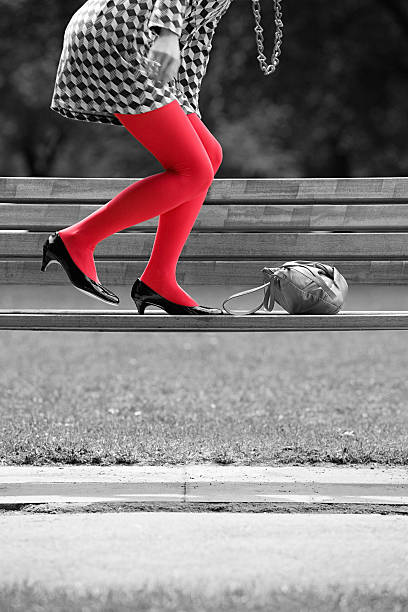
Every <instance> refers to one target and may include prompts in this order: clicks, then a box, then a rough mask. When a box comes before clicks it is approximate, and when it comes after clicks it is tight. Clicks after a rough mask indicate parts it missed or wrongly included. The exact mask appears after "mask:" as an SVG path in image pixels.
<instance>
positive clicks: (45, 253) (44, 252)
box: [41, 248, 54, 272]
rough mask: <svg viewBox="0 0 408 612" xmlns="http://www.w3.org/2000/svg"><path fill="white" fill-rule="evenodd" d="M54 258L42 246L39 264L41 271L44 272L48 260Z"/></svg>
mask: <svg viewBox="0 0 408 612" xmlns="http://www.w3.org/2000/svg"><path fill="white" fill-rule="evenodd" d="M53 259H54V258H53V257H52V255H50V253H49V251H48V250H47V249H46V248H44V250H43V258H42V264H41V272H45V270H46V269H47V266H48V264H49V263H50V261H52V260H53Z"/></svg>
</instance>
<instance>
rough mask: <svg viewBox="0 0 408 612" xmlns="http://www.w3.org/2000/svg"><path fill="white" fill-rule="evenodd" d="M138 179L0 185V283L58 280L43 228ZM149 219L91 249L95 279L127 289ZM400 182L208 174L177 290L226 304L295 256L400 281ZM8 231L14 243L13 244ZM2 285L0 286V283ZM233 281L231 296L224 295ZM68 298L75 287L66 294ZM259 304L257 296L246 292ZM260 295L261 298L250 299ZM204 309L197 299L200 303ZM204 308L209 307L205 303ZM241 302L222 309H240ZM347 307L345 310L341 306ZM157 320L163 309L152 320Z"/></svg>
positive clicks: (383, 317)
mask: <svg viewBox="0 0 408 612" xmlns="http://www.w3.org/2000/svg"><path fill="white" fill-rule="evenodd" d="M136 180H138V179H72V178H0V230H1V232H0V251H1V252H0V284H1V285H3V287H2V290H3V291H4V290H7V286H8V285H10V284H19V285H33V284H41V285H44V284H47V285H66V284H67V283H69V281H68V279H67V277H66V275H65V272H64V271H63V269H62V268H61V267H60V266H56V265H53V266H50V267H49V268H48V270H47V271H46V272H45V273H44V272H41V271H40V267H41V255H42V245H43V242H44V241H45V239H46V237H47V236H48V234H49V233H50V232H51V231H54V230H57V229H61V228H62V227H66V226H67V225H71V224H72V223H75V222H76V221H78V220H80V219H82V218H84V217H85V216H86V215H88V214H89V213H91V212H92V211H93V210H95V209H96V208H98V207H99V206H101V205H102V204H104V203H106V202H107V201H109V200H110V199H111V198H112V197H113V196H114V195H116V194H117V193H118V192H119V191H121V190H122V189H124V188H125V187H127V186H128V185H129V184H131V183H133V182H135V181H136ZM157 222H158V217H156V218H154V219H150V220H149V221H147V222H145V223H141V224H139V225H137V226H134V227H131V228H128V229H127V230H124V231H122V232H119V233H117V234H115V235H113V236H110V237H109V238H107V239H106V240H104V241H103V242H101V243H99V245H98V246H97V248H96V250H95V261H96V264H97V268H98V274H99V278H100V279H101V281H102V282H103V283H104V284H106V286H107V287H111V288H112V289H113V290H115V289H114V286H115V285H128V287H129V291H130V287H131V285H132V283H133V281H134V280H135V278H136V277H137V276H139V275H140V274H141V273H142V272H143V270H144V267H145V265H146V261H147V260H148V258H149V256H150V252H151V248H152V246H153V241H154V234H155V231H156V227H157ZM407 232H408V179H407V178H362V179H214V182H213V184H212V185H211V187H210V190H209V192H208V194H207V198H206V201H205V203H204V206H203V208H202V210H201V211H200V214H199V216H198V218H197V220H196V222H195V225H194V228H193V231H192V233H191V235H190V236H189V238H188V240H187V243H186V245H185V247H184V249H183V252H182V254H181V258H180V261H179V264H178V267H177V279H178V282H179V283H180V285H181V286H186V285H202V286H211V285H219V286H223V287H224V288H225V294H224V295H225V297H227V296H228V295H230V294H231V293H233V292H234V291H235V290H236V287H237V286H240V287H241V286H242V287H243V288H248V287H255V286H257V285H260V284H262V282H263V279H262V275H261V272H260V271H261V269H262V268H263V267H264V266H268V267H269V266H277V265H280V264H281V263H283V262H285V261H288V260H294V259H308V260H318V261H323V262H326V263H330V264H333V265H335V266H337V267H338V269H339V271H340V272H341V273H342V274H343V275H344V276H345V277H346V279H347V281H348V283H349V292H350V293H351V292H352V291H353V285H354V284H362V283H363V284H365V283H368V284H384V285H388V284H396V285H401V284H406V283H407V280H408V275H407V271H408V268H407V262H408V234H407ZM16 236H18V240H16ZM5 286H6V287H5ZM232 286H234V291H231V290H230V288H231V287H232ZM72 291H76V290H75V289H74V288H72ZM253 296H254V303H260V302H261V300H262V297H263V292H262V290H261V291H259V292H257V293H256V294H253ZM258 298H259V300H258ZM202 303H205V302H204V300H203V301H202ZM213 305H214V306H215V305H216V304H213ZM239 306H240V298H238V299H236V300H232V301H231V302H229V307H230V308H233V309H234V312H238V309H239ZM346 308H347V303H346ZM160 313H162V314H160ZM0 329H15V330H16V329H17V330H21V329H25V330H77V331H116V332H117V331H126V332H129V331H303V330H305V331H306V330H310V331H312V330H369V329H408V311H367V312H363V311H348V310H347V309H345V310H343V311H341V312H340V313H339V314H337V315H325V316H317V315H289V314H287V313H285V312H276V313H269V312H267V311H264V310H262V311H259V312H257V313H256V314H253V315H247V316H242V317H236V316H231V315H227V314H224V315H217V316H208V317H207V316H197V317H192V316H186V315H184V316H172V315H168V314H166V313H165V312H164V311H150V312H147V314H145V315H139V314H137V311H136V309H133V310H121V309H120V305H119V306H112V307H108V309H106V310H95V309H93V310H62V309H61V310H55V309H54V310H38V309H36V310H27V309H24V310H7V309H0Z"/></svg>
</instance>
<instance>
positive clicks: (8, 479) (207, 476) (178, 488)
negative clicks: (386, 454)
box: [0, 464, 408, 509]
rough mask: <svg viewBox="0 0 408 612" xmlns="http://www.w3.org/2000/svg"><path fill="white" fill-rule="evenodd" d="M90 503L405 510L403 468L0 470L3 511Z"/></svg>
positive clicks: (406, 471)
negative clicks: (353, 506)
mask: <svg viewBox="0 0 408 612" xmlns="http://www.w3.org/2000/svg"><path fill="white" fill-rule="evenodd" d="M95 502H113V503H121V504H123V503H130V502H146V503H148V502H169V503H172V502H174V503H177V504H180V503H183V502H195V503H222V502H225V503H233V502H242V503H305V504H343V505H344V504H375V505H387V504H389V505H393V506H398V505H400V506H402V505H405V506H406V505H408V468H406V467H398V468H395V467H378V466H377V467H375V466H372V467H338V466H277V467H271V466H254V467H252V466H220V465H210V464H208V465H185V466H177V465H176V466H137V465H133V466H0V507H2V508H4V509H7V508H8V507H12V506H16V505H17V506H18V505H24V504H53V503H54V504H58V503H61V504H63V503H80V504H81V505H86V504H92V503H95Z"/></svg>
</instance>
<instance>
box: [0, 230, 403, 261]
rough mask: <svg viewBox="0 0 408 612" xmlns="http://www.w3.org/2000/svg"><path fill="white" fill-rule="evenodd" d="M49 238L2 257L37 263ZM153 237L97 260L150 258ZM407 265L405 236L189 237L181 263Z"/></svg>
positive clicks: (7, 245) (31, 235)
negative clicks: (396, 261)
mask: <svg viewBox="0 0 408 612" xmlns="http://www.w3.org/2000/svg"><path fill="white" fill-rule="evenodd" d="M47 235H48V234H47V233H40V232H38V233H37V232H21V233H18V232H16V233H12V232H10V233H0V257H1V258H3V259H6V258H13V259H14V258H15V257H16V256H20V257H21V256H23V257H27V256H29V257H36V256H40V254H41V253H42V245H43V243H44V241H45V239H46V238H47ZM154 237H155V236H154V234H152V233H143V232H140V233H139V232H138V233H117V234H114V235H113V236H109V237H108V238H106V240H103V241H102V242H100V243H99V244H98V245H97V247H96V249H95V257H96V258H110V259H140V258H145V257H149V256H150V253H151V250H152V247H153V242H154ZM209 256H211V258H214V259H222V258H228V259H230V258H232V259H235V258H236V259H244V260H248V259H253V258H258V259H261V258H262V260H264V259H267V260H270V259H277V258H279V259H280V260H281V261H284V260H288V259H309V260H311V259H318V260H319V259H324V260H327V262H328V263H329V262H330V260H331V259H332V258H336V259H377V260H379V259H387V260H388V259H392V258H398V259H407V258H408V240H407V235H406V234H404V233H402V232H395V233H394V232H389V233H385V234H381V233H358V232H355V233H340V232H339V233H331V232H322V233H319V232H316V233H313V232H310V233H306V234H305V233H301V234H297V233H274V234H270V233H224V234H223V233H218V232H213V233H205V232H203V233H200V232H194V233H192V234H190V236H189V237H188V240H187V242H186V244H185V246H184V249H183V252H182V257H183V258H188V259H191V258H197V259H198V258H199V259H207V260H208V258H209Z"/></svg>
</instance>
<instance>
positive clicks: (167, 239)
mask: <svg viewBox="0 0 408 612" xmlns="http://www.w3.org/2000/svg"><path fill="white" fill-rule="evenodd" d="M187 117H188V119H189V120H190V122H191V124H192V126H193V127H194V129H195V131H196V132H197V134H198V136H199V137H200V140H201V142H202V143H203V146H204V148H205V150H206V151H207V155H208V157H209V158H210V161H211V165H212V167H213V173H214V174H216V172H217V170H218V168H219V167H220V165H221V162H222V148H221V145H220V143H219V142H218V140H216V138H215V137H214V136H213V135H212V134H211V132H210V131H209V130H208V128H207V127H206V126H205V125H204V123H203V122H202V121H201V119H200V118H199V116H198V115H197V114H196V113H190V114H188V115H187ZM207 191H208V189H205V190H204V191H202V192H201V193H200V194H199V195H198V196H196V197H195V198H193V199H191V200H189V201H187V202H184V203H183V204H180V205H179V206H176V207H175V208H172V209H171V210H169V211H168V212H165V213H162V214H161V215H160V217H159V223H158V227H157V233H156V237H155V240H154V245H153V249H152V252H151V256H150V259H149V262H148V264H147V266H146V268H145V270H144V272H143V274H142V275H141V277H140V279H141V280H142V281H143V282H144V283H146V285H149V287H152V288H153V289H155V288H156V287H159V288H160V287H161V288H162V290H163V291H164V295H165V296H167V295H176V294H175V293H174V288H178V290H181V291H183V290H182V289H181V287H180V286H179V285H178V283H177V280H176V266H177V262H178V260H179V257H180V254H181V251H182V250H183V247H184V245H185V243H186V241H187V238H188V236H189V234H190V232H191V229H192V227H193V225H194V222H195V220H196V218H197V216H198V213H199V212H200V209H201V207H202V205H203V202H204V200H205V197H206V195H207ZM159 293H160V291H159ZM183 293H184V294H185V292H184V291H183ZM161 295H163V294H161ZM187 295H188V294H187ZM176 297H177V296H176ZM172 301H173V302H178V303H184V302H180V301H178V300H177V299H172ZM190 305H191V306H193V305H197V302H196V303H195V304H190Z"/></svg>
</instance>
